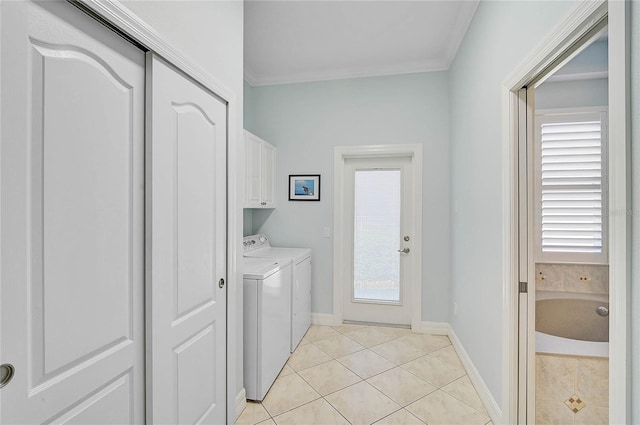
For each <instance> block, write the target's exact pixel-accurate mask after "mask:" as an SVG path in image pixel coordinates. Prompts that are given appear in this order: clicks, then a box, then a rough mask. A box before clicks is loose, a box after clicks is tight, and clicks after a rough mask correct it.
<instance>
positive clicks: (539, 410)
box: [536, 400, 606, 425]
mask: <svg viewBox="0 0 640 425" xmlns="http://www.w3.org/2000/svg"><path fill="white" fill-rule="evenodd" d="M574 416H575V414H574V413H573V412H572V411H571V410H569V408H568V407H567V406H566V405H565V404H564V403H563V402H561V401H545V400H536V424H540V425H546V424H573V419H574ZM602 423H606V422H602Z"/></svg>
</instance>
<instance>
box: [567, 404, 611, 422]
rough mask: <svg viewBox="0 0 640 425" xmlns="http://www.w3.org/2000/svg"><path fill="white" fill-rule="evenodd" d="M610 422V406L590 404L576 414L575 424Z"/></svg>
mask: <svg viewBox="0 0 640 425" xmlns="http://www.w3.org/2000/svg"><path fill="white" fill-rule="evenodd" d="M607 423H609V408H608V407H600V406H592V405H588V406H586V407H585V408H584V409H582V410H581V411H579V412H578V413H576V416H575V421H574V424H575V425H601V424H607Z"/></svg>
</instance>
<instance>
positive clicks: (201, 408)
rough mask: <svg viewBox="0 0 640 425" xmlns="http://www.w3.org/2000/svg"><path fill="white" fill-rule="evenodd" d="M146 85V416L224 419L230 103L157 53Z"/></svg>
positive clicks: (205, 420)
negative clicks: (195, 81)
mask: <svg viewBox="0 0 640 425" xmlns="http://www.w3.org/2000/svg"><path fill="white" fill-rule="evenodd" d="M147 90H148V92H149V94H150V98H149V101H148V102H147V107H148V110H147V117H149V118H150V119H149V120H148V122H149V123H150V125H148V126H147V145H148V146H149V149H148V150H147V184H148V191H147V195H148V198H147V231H148V233H149V234H150V235H151V238H150V239H148V240H147V261H148V262H147V279H148V281H147V301H148V302H149V304H147V306H148V307H147V318H148V322H147V323H148V327H147V332H148V334H147V338H148V345H147V361H148V364H147V375H148V379H149V382H150V386H149V387H148V391H149V392H148V397H147V403H148V408H147V415H148V417H147V420H148V421H149V422H150V423H154V424H161V423H171V424H193V423H198V424H221V423H225V422H226V417H225V413H226V393H225V391H226V390H225V380H226V372H225V360H226V359H225V353H226V319H225V318H226V285H225V286H222V287H221V285H220V284H219V282H220V280H221V279H226V276H225V274H226V143H227V140H226V139H227V107H226V104H225V103H223V102H222V101H220V100H219V99H218V98H216V97H215V96H214V95H212V94H211V93H210V92H208V91H207V90H205V89H203V88H202V87H200V86H198V85H197V84H195V83H193V82H192V81H191V80H190V79H188V78H186V77H185V76H183V75H182V74H181V73H179V72H177V71H175V70H174V69H173V68H171V67H170V66H168V65H167V64H165V63H164V62H163V61H162V60H161V59H159V58H157V57H156V56H154V55H152V54H148V56H147ZM149 189H150V190H149Z"/></svg>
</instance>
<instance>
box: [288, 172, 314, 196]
mask: <svg viewBox="0 0 640 425" xmlns="http://www.w3.org/2000/svg"><path fill="white" fill-rule="evenodd" d="M289 200H290V201H319V200H320V174H306V175H298V174H296V175H292V174H290V175H289Z"/></svg>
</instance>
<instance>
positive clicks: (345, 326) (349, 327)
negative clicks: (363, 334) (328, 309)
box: [331, 323, 365, 334]
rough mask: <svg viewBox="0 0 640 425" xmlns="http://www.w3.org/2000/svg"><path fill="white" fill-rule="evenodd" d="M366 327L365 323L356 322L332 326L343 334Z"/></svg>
mask: <svg viewBox="0 0 640 425" xmlns="http://www.w3.org/2000/svg"><path fill="white" fill-rule="evenodd" d="M364 327H365V325H356V324H354V323H343V324H342V325H340V326H332V327H331V328H332V329H334V330H336V331H338V332H340V333H342V334H347V333H349V332H353V331H357V330H358V329H362V328H364Z"/></svg>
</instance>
